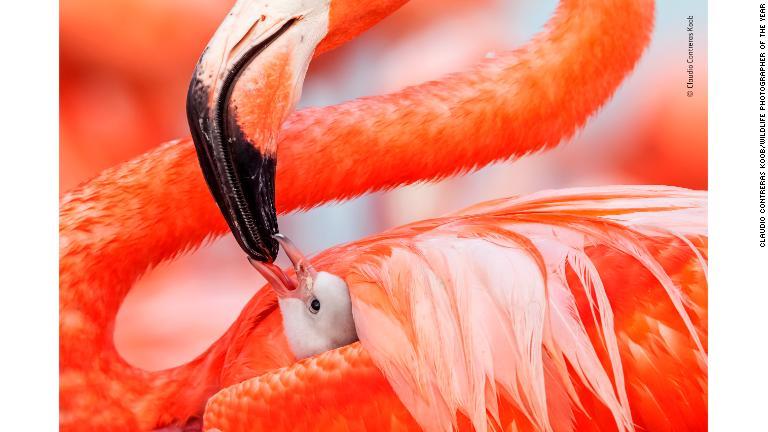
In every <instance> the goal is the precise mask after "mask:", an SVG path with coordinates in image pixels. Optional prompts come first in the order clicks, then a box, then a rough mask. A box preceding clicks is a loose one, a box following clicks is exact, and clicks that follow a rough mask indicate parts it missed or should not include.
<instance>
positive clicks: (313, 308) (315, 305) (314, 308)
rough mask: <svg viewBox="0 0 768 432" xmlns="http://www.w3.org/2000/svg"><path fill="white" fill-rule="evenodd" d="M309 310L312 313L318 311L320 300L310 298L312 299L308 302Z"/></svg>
mask: <svg viewBox="0 0 768 432" xmlns="http://www.w3.org/2000/svg"><path fill="white" fill-rule="evenodd" d="M309 311H310V312H312V313H313V314H316V313H318V312H320V300H318V299H317V298H312V301H311V302H309Z"/></svg>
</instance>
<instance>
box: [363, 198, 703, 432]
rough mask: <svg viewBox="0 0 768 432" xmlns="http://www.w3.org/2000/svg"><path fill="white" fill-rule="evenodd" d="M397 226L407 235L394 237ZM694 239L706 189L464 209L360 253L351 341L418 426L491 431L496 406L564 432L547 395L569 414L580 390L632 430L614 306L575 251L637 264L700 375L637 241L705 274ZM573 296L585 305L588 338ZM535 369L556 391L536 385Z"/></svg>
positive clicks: (675, 289)
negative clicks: (666, 244)
mask: <svg viewBox="0 0 768 432" xmlns="http://www.w3.org/2000/svg"><path fill="white" fill-rule="evenodd" d="M404 230H405V231H409V232H411V233H413V234H414V235H412V236H404V235H398V233H401V231H404ZM703 236H706V193H704V192H694V191H688V190H683V189H677V188H667V187H626V186H621V187H607V188H606V187H601V188H599V189H596V188H595V189H590V188H585V189H570V190H564V191H547V192H542V193H539V194H533V195H528V196H526V197H524V198H513V199H506V200H499V201H495V202H491V203H486V204H483V205H481V206H475V207H473V208H470V209H468V210H465V211H463V212H460V213H457V214H454V215H451V216H450V217H447V218H445V219H444V220H431V221H427V222H423V223H417V224H413V225H410V226H407V227H404V228H401V229H399V230H396V231H395V232H391V233H389V234H385V235H382V236H381V237H379V238H378V239H376V241H375V242H371V243H370V244H369V247H371V248H374V247H375V249H376V253H369V254H367V256H368V259H366V260H364V261H363V262H359V263H356V264H355V265H354V267H353V269H352V274H351V275H350V276H349V277H348V280H349V281H350V282H351V286H350V290H351V294H352V299H353V314H354V317H355V323H356V326H357V332H358V335H359V337H360V340H361V342H362V344H363V346H364V347H365V348H366V350H367V351H368V352H369V353H370V355H371V357H372V358H373V361H374V362H375V364H376V365H377V366H378V367H379V368H380V369H381V371H382V372H383V373H384V375H385V376H386V377H387V379H388V380H389V382H390V383H391V385H392V387H393V389H394V391H395V392H396V393H397V395H398V397H399V398H400V399H401V400H402V402H403V403H404V404H405V406H406V407H407V408H408V410H409V411H410V413H411V414H412V415H413V416H414V418H415V419H416V421H417V422H418V423H419V424H420V425H421V426H422V427H423V428H424V429H425V430H435V431H437V430H451V429H453V428H455V427H456V425H457V413H461V414H463V415H464V416H465V417H466V418H467V419H468V420H469V421H470V422H471V424H472V425H473V426H474V428H475V429H476V430H478V431H485V430H487V429H488V428H489V427H490V428H492V429H496V428H497V427H498V426H499V425H502V422H501V420H500V419H499V405H498V404H499V401H504V402H505V403H509V404H511V405H513V406H514V407H515V408H516V409H518V410H519V411H520V412H521V413H522V414H523V415H524V416H525V417H526V418H527V419H528V420H529V421H530V423H531V424H532V425H533V426H534V427H535V428H536V429H538V430H544V431H551V430H563V426H562V425H566V426H565V428H566V429H567V428H568V426H567V425H569V424H571V423H572V415H573V414H572V412H571V411H570V409H563V408H562V407H559V408H553V406H552V405H551V404H550V405H548V391H555V390H557V391H559V392H565V393H567V395H568V398H569V399H570V400H571V405H573V406H575V407H577V408H580V407H581V402H580V401H579V397H578V396H577V392H575V391H574V390H573V389H574V386H583V387H585V388H586V389H588V391H589V392H590V393H591V394H593V395H594V396H595V398H596V399H597V400H599V401H600V403H602V404H603V405H604V406H605V407H606V408H607V409H608V410H609V411H610V413H611V415H612V416H613V419H614V422H615V424H616V427H617V429H618V430H620V431H633V430H635V428H634V424H633V418H632V407H631V406H630V403H629V398H628V396H627V390H626V387H627V385H626V383H625V376H624V372H623V365H622V359H621V357H620V352H619V351H620V350H619V345H618V342H617V337H618V335H617V330H616V328H615V327H614V315H613V308H612V305H611V303H610V301H609V298H608V296H607V295H606V291H605V288H604V286H603V282H602V279H601V275H600V272H599V271H598V269H597V267H596V266H595V264H594V263H593V261H592V260H591V259H590V256H589V254H588V253H587V249H588V248H589V247H592V246H607V247H609V248H612V249H614V250H615V251H617V252H619V253H623V254H626V255H627V256H628V257H629V258H631V259H633V260H636V261H637V262H638V263H639V264H641V265H642V266H643V267H644V268H646V269H647V270H648V271H649V272H650V273H651V274H652V275H653V277H655V278H656V279H657V281H658V285H659V287H660V288H659V289H663V290H664V292H665V293H666V296H667V297H668V299H669V302H671V304H672V305H674V310H675V311H676V313H677V314H678V315H679V319H680V320H682V323H684V326H683V327H682V328H684V329H687V331H688V334H687V335H685V334H684V335H683V337H686V338H690V339H691V341H692V343H691V346H693V347H694V348H693V349H694V350H697V351H698V355H700V356H701V358H702V359H704V360H703V362H702V365H701V367H702V368H706V351H705V348H704V345H703V344H702V341H701V340H700V337H699V334H698V333H697V331H696V328H695V327H694V325H693V324H692V321H691V317H690V316H689V313H690V310H689V309H690V304H691V302H690V301H689V299H687V298H686V296H685V294H684V291H683V290H682V289H681V287H679V286H677V285H675V282H674V281H673V280H672V278H670V276H669V275H667V273H666V272H665V270H664V268H663V267H662V266H661V265H660V264H659V260H658V257H657V256H655V252H653V251H651V250H649V248H647V247H646V245H647V242H648V240H649V239H665V238H672V239H683V242H680V244H682V245H684V246H683V247H685V248H689V247H690V248H691V250H692V251H693V252H690V251H688V253H693V254H695V256H696V257H698V259H699V260H698V261H694V262H698V263H699V265H701V266H703V267H704V270H705V271H706V267H705V266H706V264H705V259H704V258H703V257H702V256H701V254H700V252H699V251H698V250H697V249H696V248H695V247H693V245H692V243H691V241H690V240H689V239H690V238H696V237H703ZM571 270H572V271H573V273H575V274H576V276H577V277H576V278H575V280H576V283H574V278H571V279H570V282H569V278H568V277H567V276H566V274H567V272H568V271H571ZM577 293H578V295H580V296H585V297H586V298H587V299H589V308H590V312H591V319H592V320H593V321H594V323H593V324H590V326H589V327H591V328H595V329H597V333H598V335H597V342H595V338H590V336H589V335H588V333H587V330H586V327H585V322H584V321H583V320H584V317H583V316H580V314H579V313H578V308H577V304H576V300H575V298H574V295H575V294H577ZM598 352H604V353H607V359H608V360H607V361H601V358H600V356H599V355H598ZM547 374H550V375H552V374H554V375H555V376H557V379H559V381H560V382H559V385H557V386H551V385H548V379H547V378H545V375H547ZM551 399H558V398H551ZM550 402H551V401H550ZM566 408H567V407H566ZM554 425H559V426H554ZM502 427H506V426H502Z"/></svg>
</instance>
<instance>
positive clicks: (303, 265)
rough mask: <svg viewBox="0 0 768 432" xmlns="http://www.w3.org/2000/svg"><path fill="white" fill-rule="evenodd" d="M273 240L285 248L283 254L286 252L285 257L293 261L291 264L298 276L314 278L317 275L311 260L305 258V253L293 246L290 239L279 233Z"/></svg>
mask: <svg viewBox="0 0 768 432" xmlns="http://www.w3.org/2000/svg"><path fill="white" fill-rule="evenodd" d="M272 238H274V239H275V240H277V242H278V243H280V246H281V247H282V248H283V252H285V255H286V256H287V257H288V259H289V260H291V264H293V268H294V269H295V270H296V275H297V276H299V277H306V276H309V277H312V278H314V277H315V276H316V275H317V272H316V271H315V268H314V267H313V266H312V264H311V263H310V262H309V260H308V259H307V258H306V257H305V256H304V254H303V253H301V251H300V250H299V248H298V247H296V245H295V244H293V242H292V241H291V240H290V239H289V238H288V237H286V236H285V235H283V234H280V233H277V234H274V235H273V236H272Z"/></svg>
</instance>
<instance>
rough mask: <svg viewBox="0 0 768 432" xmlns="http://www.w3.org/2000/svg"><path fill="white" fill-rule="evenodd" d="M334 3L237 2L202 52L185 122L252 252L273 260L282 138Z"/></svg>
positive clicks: (230, 219) (220, 200)
mask: <svg viewBox="0 0 768 432" xmlns="http://www.w3.org/2000/svg"><path fill="white" fill-rule="evenodd" d="M330 1H331V0H284V1H274V0H237V2H236V3H235V5H234V6H233V8H232V10H231V11H230V12H229V14H227V16H226V18H225V19H224V21H223V22H222V23H221V25H220V27H219V29H218V30H217V31H216V33H215V34H214V36H213V38H212V39H211V41H210V42H209V44H208V46H207V47H206V48H205V51H204V52H203V54H202V56H201V57H200V59H199V61H198V63H197V65H196V67H195V70H194V73H193V76H192V81H191V83H190V86H189V91H188V93H187V119H188V122H189V126H190V130H191V132H192V138H193V140H194V142H195V148H196V150H197V155H198V160H199V162H200V166H201V168H202V171H203V174H204V176H205V179H206V182H207V183H208V187H209V189H210V190H211V192H212V194H213V197H214V198H215V200H216V203H217V204H218V206H219V208H220V209H221V212H222V214H223V215H224V218H225V219H226V221H227V223H228V224H229V227H230V229H231V231H232V233H233V234H234V236H235V238H236V239H237V241H238V243H239V244H240V246H241V247H242V249H243V250H244V251H245V252H246V254H247V255H248V256H249V257H250V258H252V259H255V260H259V261H265V262H273V261H274V259H275V257H276V256H277V252H278V248H279V246H278V243H277V241H276V240H275V239H274V238H273V237H272V236H273V234H276V233H277V232H278V229H277V215H276V209H275V186H274V185H275V167H276V163H277V161H276V140H277V135H278V132H279V131H280V127H281V125H282V123H283V122H284V120H285V119H286V118H287V117H288V115H289V114H290V113H291V112H292V111H293V108H294V106H295V103H296V101H297V100H298V99H299V97H300V94H301V87H302V84H303V81H304V76H305V73H306V70H307V67H308V65H309V62H310V60H311V59H312V55H313V53H314V51H315V48H316V46H317V44H318V43H319V42H320V41H321V40H322V39H323V38H324V37H325V35H326V34H327V32H328V23H329V19H330Z"/></svg>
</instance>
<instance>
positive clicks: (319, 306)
mask: <svg viewBox="0 0 768 432" xmlns="http://www.w3.org/2000/svg"><path fill="white" fill-rule="evenodd" d="M274 238H275V239H276V240H277V241H278V242H279V243H280V246H281V247H282V248H283V251H285V253H286V255H287V256H288V259H290V260H291V263H292V264H293V267H294V270H295V272H296V279H297V280H298V283H296V282H294V281H293V280H292V279H290V278H289V277H287V276H286V275H285V273H283V270H282V269H281V268H280V267H278V266H276V265H274V264H272V263H263V262H260V261H256V260H253V259H249V261H250V262H251V265H253V267H254V268H256V269H257V270H258V271H259V272H260V273H261V274H262V276H264V278H265V279H266V280H267V281H268V282H269V284H270V286H271V287H272V288H273V289H274V291H275V293H277V297H278V304H279V305H280V312H281V314H282V316H283V328H284V331H285V337H286V339H287V340H288V345H289V346H290V347H291V351H293V355H294V356H296V358H297V359H303V358H307V357H311V356H313V355H317V354H320V353H324V352H326V351H330V350H332V349H335V348H340V347H342V346H345V345H349V344H351V343H352V342H355V341H357V331H356V330H355V322H354V320H353V319H352V301H351V299H350V297H349V287H348V286H347V283H346V282H344V280H342V279H341V278H340V277H338V276H336V275H335V274H331V273H328V272H325V271H320V272H318V271H316V270H315V268H314V267H313V266H312V264H311V263H310V262H309V260H308V259H306V258H305V257H304V255H303V254H302V253H301V252H300V251H299V249H298V248H297V247H296V246H295V245H294V244H293V243H292V242H291V241H290V240H288V238H287V237H285V236H284V235H282V234H276V235H275V236H274Z"/></svg>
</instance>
